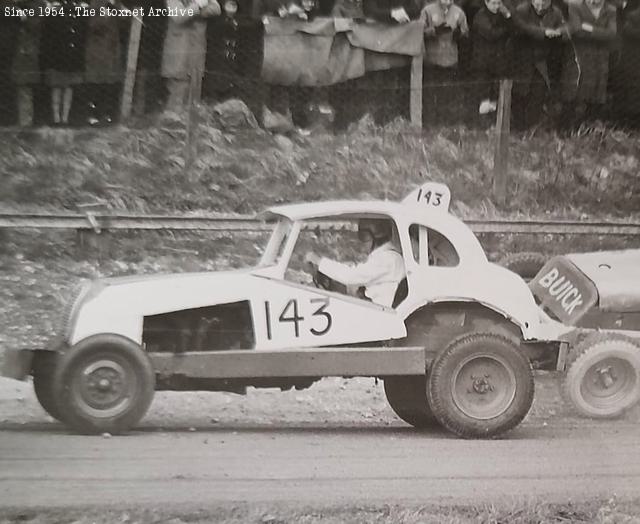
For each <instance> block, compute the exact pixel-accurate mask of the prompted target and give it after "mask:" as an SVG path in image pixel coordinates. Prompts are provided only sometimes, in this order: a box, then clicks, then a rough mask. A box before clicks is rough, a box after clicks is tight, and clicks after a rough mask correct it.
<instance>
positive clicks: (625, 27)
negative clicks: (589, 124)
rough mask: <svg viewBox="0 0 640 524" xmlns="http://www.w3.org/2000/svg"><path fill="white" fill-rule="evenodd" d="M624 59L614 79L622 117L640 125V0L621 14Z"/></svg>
mask: <svg viewBox="0 0 640 524" xmlns="http://www.w3.org/2000/svg"><path fill="white" fill-rule="evenodd" d="M619 20H620V28H619V32H620V37H621V49H620V59H619V61H618V63H617V64H616V67H615V76H614V79H613V84H614V89H615V90H614V93H613V104H614V111H615V115H616V116H617V118H618V119H620V120H621V121H623V122H624V123H626V124H630V125H632V126H634V127H640V0H630V1H629V2H628V3H627V4H626V5H625V6H624V8H623V9H622V12H621V13H620V18H619Z"/></svg>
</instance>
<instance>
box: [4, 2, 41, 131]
mask: <svg viewBox="0 0 640 524" xmlns="http://www.w3.org/2000/svg"><path fill="white" fill-rule="evenodd" d="M45 5H46V4H45V2H44V0H25V1H22V2H17V3H16V7H18V8H20V9H34V10H35V11H36V12H38V9H39V8H41V7H44V6H45ZM43 18H44V17H41V16H37V15H36V16H26V15H25V16H22V17H18V20H19V23H20V28H19V30H18V34H17V35H16V50H15V55H14V57H13V63H12V66H11V80H12V81H13V84H14V85H15V86H16V90H17V102H18V103H17V109H18V124H19V125H20V126H30V125H32V124H33V118H34V88H35V87H36V86H38V85H39V84H40V82H41V80H42V79H41V77H40V65H39V63H38V62H39V53H40V35H41V26H42V19H43Z"/></svg>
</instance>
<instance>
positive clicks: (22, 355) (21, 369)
mask: <svg viewBox="0 0 640 524" xmlns="http://www.w3.org/2000/svg"><path fill="white" fill-rule="evenodd" d="M34 351H35V350H32V349H7V350H5V351H4V352H3V355H2V357H3V358H2V366H0V376H3V377H7V378H13V379H16V380H26V379H27V377H28V376H29V375H30V374H31V365H32V362H33V355H34Z"/></svg>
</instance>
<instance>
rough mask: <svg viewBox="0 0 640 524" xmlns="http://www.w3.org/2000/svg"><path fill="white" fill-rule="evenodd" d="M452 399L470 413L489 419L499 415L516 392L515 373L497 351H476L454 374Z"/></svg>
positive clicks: (508, 404)
mask: <svg viewBox="0 0 640 524" xmlns="http://www.w3.org/2000/svg"><path fill="white" fill-rule="evenodd" d="M451 391H452V393H453V401H454V403H455V405H456V406H457V407H458V409H459V410H460V411H462V412H463V413H464V414H465V415H467V416H468V417H471V418H474V419H479V420H488V419H492V418H495V417H498V416H500V415H501V414H502V413H504V412H505V411H506V410H507V409H508V407H509V406H510V405H511V403H512V402H513V399H514V398H515V395H516V377H515V374H514V372H513V370H512V369H511V367H510V366H509V365H508V364H507V362H506V361H505V360H504V359H502V358H501V357H499V356H497V355H490V354H481V355H473V356H471V357H468V358H466V359H465V360H463V361H462V362H460V363H459V364H458V365H457V366H456V368H455V370H454V372H453V375H452V378H451Z"/></svg>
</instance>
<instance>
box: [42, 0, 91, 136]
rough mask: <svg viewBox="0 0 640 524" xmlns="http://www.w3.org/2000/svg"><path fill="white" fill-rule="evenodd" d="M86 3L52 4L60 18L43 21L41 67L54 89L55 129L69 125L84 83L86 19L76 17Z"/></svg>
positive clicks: (65, 1)
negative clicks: (78, 90) (75, 96)
mask: <svg viewBox="0 0 640 524" xmlns="http://www.w3.org/2000/svg"><path fill="white" fill-rule="evenodd" d="M79 6H81V7H87V4H85V3H84V2H77V1H76V0H60V1H55V2H51V3H49V7H50V8H51V9H53V10H55V11H56V12H57V13H59V14H58V15H55V16H47V17H45V18H44V23H43V27H42V39H41V50H40V64H41V68H42V70H43V71H44V72H45V81H46V84H47V85H48V86H49V87H50V89H51V112H52V118H53V124H54V125H66V124H68V123H69V114H70V112H71V104H72V102H73V94H74V88H75V86H78V85H80V84H82V83H84V43H85V36H86V27H87V24H86V17H83V16H77V14H76V10H75V8H76V7H79Z"/></svg>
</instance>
